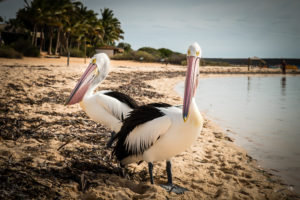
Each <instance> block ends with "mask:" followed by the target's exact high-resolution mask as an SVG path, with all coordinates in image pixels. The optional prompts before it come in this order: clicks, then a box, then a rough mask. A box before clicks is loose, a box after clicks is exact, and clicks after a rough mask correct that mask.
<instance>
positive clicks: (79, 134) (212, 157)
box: [0, 58, 299, 199]
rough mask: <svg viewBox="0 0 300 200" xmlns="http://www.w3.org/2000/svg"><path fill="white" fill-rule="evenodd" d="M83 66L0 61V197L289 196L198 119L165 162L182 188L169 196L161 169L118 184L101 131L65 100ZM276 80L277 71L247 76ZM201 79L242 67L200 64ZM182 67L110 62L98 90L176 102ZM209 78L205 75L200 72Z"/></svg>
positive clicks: (138, 171) (137, 170)
mask: <svg viewBox="0 0 300 200" xmlns="http://www.w3.org/2000/svg"><path fill="white" fill-rule="evenodd" d="M86 66H87V65H86V64H84V62H83V59H75V58H72V59H71V65H70V66H69V67H67V66H66V58H60V59H39V58H24V59H22V60H11V59H0V69H1V71H0V80H1V86H0V93H1V97H0V110H1V112H0V128H1V133H0V199H297V198H299V196H297V195H296V194H295V193H294V192H293V191H292V190H291V188H290V187H289V186H287V185H285V184H284V183H283V182H282V181H281V180H280V179H279V178H278V177H276V176H273V175H272V174H270V173H269V172H267V171H265V170H264V169H261V168H260V167H259V166H258V165H257V163H256V162H255V160H253V159H252V158H251V157H250V156H248V155H247V152H245V151H244V150H243V149H241V148H239V147H237V146H236V145H235V144H234V143H233V142H232V139H231V138H229V137H228V136H226V134H224V133H223V132H222V130H221V129H220V128H219V127H218V126H216V125H215V124H213V122H211V121H208V120H205V124H204V129H203V131H202V133H201V135H200V137H199V138H198V139H197V142H196V143H195V144H194V145H193V146H192V147H191V148H189V149H188V150H187V151H186V152H183V153H181V154H180V155H178V156H176V157H174V158H173V159H172V163H173V177H174V183H175V184H178V185H180V186H183V187H186V188H188V189H189V191H188V192H186V193H185V194H183V195H176V194H173V193H171V194H169V193H167V192H166V191H165V190H164V189H162V188H161V187H160V186H158V184H162V183H165V182H166V181H167V178H166V173H165V163H164V162H157V163H155V164H154V181H155V184H154V185H151V184H150V183H149V176H148V170H147V165H146V163H142V164H140V165H137V164H132V165H131V166H130V167H129V169H128V175H127V176H126V177H122V176H121V171H120V169H119V167H118V164H117V162H116V160H115V159H114V158H111V149H106V148H105V143H106V141H107V140H108V138H109V130H107V129H106V128H105V127H103V126H102V125H101V124H97V123H95V122H93V121H92V120H90V119H89V118H88V117H87V116H86V115H85V114H84V112H83V111H81V109H80V107H79V106H78V105H73V106H69V107H65V106H64V105H63V103H64V101H65V100H66V98H67V97H68V95H69V93H70V91H71V89H72V88H73V87H74V85H75V83H76V81H77V79H78V78H79V77H80V75H81V74H82V72H83V71H84V70H85V68H86ZM255 71H256V73H280V71H279V70H267V69H263V70H259V69H257V70H255ZM201 72H202V74H224V73H225V74H243V73H247V68H246V67H234V68H232V67H230V68H228V67H202V68H201ZM184 75H185V67H183V66H174V65H168V66H166V65H161V64H153V63H138V62H132V61H112V69H111V73H110V74H109V76H108V77H107V79H106V80H105V81H104V82H103V84H101V85H100V87H99V89H100V90H102V89H112V90H118V91H121V92H125V93H127V94H129V95H130V96H132V97H133V98H135V99H136V100H137V101H138V102H139V103H140V104H145V103H150V102H166V103H171V104H181V101H182V100H181V98H180V97H179V96H178V94H176V93H175V92H174V90H173V87H174V86H175V85H176V83H178V82H179V81H182V80H184ZM204 76H207V75H204Z"/></svg>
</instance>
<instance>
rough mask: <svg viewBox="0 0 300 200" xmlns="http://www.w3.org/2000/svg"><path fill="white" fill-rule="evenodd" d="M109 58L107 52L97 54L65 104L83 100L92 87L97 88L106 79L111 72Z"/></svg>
mask: <svg viewBox="0 0 300 200" xmlns="http://www.w3.org/2000/svg"><path fill="white" fill-rule="evenodd" d="M109 63H110V61H109V58H108V56H107V55H106V54H105V53H99V54H95V55H94V56H93V57H92V58H91V61H90V63H89V66H88V67H87V69H86V70H85V72H84V73H83V75H82V76H81V78H80V79H79V81H78V82H77V84H76V86H75V88H74V89H73V90H72V92H71V94H70V96H69V98H68V99H67V101H66V103H65V105H72V104H75V103H78V102H80V101H82V99H83V97H84V95H85V94H86V92H87V91H89V90H90V89H95V87H97V85H98V84H99V83H100V82H101V81H103V80H104V79H105V77H106V76H107V74H108V72H109Z"/></svg>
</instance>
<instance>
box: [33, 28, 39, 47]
mask: <svg viewBox="0 0 300 200" xmlns="http://www.w3.org/2000/svg"><path fill="white" fill-rule="evenodd" d="M37 30H38V29H37V28H36V29H35V38H34V46H35V47H37V33H38V31H37Z"/></svg>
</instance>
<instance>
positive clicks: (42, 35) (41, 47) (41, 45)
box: [40, 28, 44, 52]
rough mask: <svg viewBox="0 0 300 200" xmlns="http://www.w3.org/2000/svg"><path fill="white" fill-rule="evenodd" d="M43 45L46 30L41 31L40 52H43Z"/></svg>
mask: <svg viewBox="0 0 300 200" xmlns="http://www.w3.org/2000/svg"><path fill="white" fill-rule="evenodd" d="M43 43H44V29H43V28H42V29H41V43H40V52H42V51H43Z"/></svg>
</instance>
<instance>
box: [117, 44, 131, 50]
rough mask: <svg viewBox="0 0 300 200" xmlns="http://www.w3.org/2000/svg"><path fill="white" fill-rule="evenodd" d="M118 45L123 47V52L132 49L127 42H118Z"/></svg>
mask: <svg viewBox="0 0 300 200" xmlns="http://www.w3.org/2000/svg"><path fill="white" fill-rule="evenodd" d="M118 47H119V48H122V49H124V51H125V52H129V51H132V49H131V45H130V44H128V43H125V42H120V43H119V44H118Z"/></svg>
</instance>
